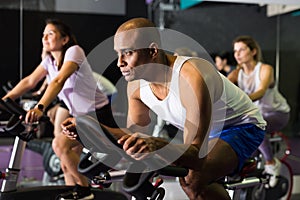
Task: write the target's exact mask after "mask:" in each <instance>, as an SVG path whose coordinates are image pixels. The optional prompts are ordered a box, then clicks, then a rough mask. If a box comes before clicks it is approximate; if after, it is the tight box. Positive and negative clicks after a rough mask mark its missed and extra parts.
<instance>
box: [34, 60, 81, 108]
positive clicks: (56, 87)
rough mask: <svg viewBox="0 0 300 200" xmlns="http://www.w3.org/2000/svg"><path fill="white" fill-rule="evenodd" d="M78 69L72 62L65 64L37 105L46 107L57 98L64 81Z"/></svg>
mask: <svg viewBox="0 0 300 200" xmlns="http://www.w3.org/2000/svg"><path fill="white" fill-rule="evenodd" d="M77 69H78V65H77V64H76V63H74V62H71V61H67V62H65V63H64V64H63V65H62V67H61V69H60V71H59V73H58V75H57V76H56V77H55V78H54V79H53V80H52V81H51V82H50V83H49V85H48V87H47V88H46V91H45V93H44V95H43V96H42V98H41V99H40V101H39V103H38V104H42V105H44V107H45V108H46V107H48V106H49V105H50V103H51V102H52V101H53V100H54V99H55V98H56V97H57V95H58V93H59V92H60V91H61V90H62V88H63V86H64V84H65V82H66V80H67V79H68V78H69V77H70V76H71V75H72V74H73V73H74V72H75V71H76V70H77Z"/></svg>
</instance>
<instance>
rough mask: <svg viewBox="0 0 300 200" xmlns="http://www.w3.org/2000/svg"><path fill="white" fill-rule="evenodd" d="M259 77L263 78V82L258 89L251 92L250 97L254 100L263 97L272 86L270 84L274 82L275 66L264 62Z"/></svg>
mask: <svg viewBox="0 0 300 200" xmlns="http://www.w3.org/2000/svg"><path fill="white" fill-rule="evenodd" d="M259 77H260V80H261V83H260V85H259V87H258V89H257V90H256V91H255V92H253V93H251V94H249V97H250V99H251V100H252V101H256V100H258V99H260V98H262V97H263V96H264V95H265V93H266V91H267V89H268V88H269V87H270V85H271V84H272V83H273V82H274V72H273V67H272V66H270V65H267V64H262V65H261V69H260V73H259Z"/></svg>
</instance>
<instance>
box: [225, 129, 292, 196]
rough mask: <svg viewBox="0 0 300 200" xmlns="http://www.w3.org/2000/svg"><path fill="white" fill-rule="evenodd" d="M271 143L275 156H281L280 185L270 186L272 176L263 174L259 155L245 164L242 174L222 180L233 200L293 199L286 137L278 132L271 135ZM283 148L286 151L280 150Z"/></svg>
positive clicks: (260, 155)
mask: <svg viewBox="0 0 300 200" xmlns="http://www.w3.org/2000/svg"><path fill="white" fill-rule="evenodd" d="M270 142H271V144H272V147H273V151H274V152H273V153H274V155H281V156H280V157H279V158H280V162H281V165H282V166H281V171H280V176H279V177H278V183H277V184H276V186H275V187H273V188H272V187H270V186H269V185H268V183H269V178H270V175H268V174H265V173H263V171H264V160H263V158H262V154H261V153H259V154H257V155H255V156H254V157H253V158H251V159H249V160H247V161H246V162H245V164H244V167H243V169H242V170H241V172H239V173H238V174H235V175H231V176H226V177H225V178H224V179H222V180H221V183H222V184H223V185H224V187H225V188H226V189H227V190H228V192H229V193H230V194H231V197H232V199H233V200H289V199H290V198H291V194H292V188H293V173H292V169H291V167H290V165H289V164H288V163H287V162H286V161H285V159H286V157H287V156H288V155H289V154H290V148H289V145H286V144H287V143H286V142H287V140H286V138H285V137H284V135H282V134H280V133H278V132H276V133H274V134H272V135H271V138H270ZM281 142H283V143H281ZM282 146H283V147H284V149H280V147H282ZM279 151H281V153H279Z"/></svg>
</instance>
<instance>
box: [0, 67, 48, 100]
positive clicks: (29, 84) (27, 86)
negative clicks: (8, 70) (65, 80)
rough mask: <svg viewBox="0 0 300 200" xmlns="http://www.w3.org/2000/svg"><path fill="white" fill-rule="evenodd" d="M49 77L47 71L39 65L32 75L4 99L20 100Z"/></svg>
mask: <svg viewBox="0 0 300 200" xmlns="http://www.w3.org/2000/svg"><path fill="white" fill-rule="evenodd" d="M46 75H47V71H46V70H45V69H44V68H43V67H42V66H41V65H39V66H38V67H37V68H36V69H35V70H34V71H33V72H32V73H31V74H30V75H28V76H26V77H25V78H23V79H22V80H21V81H20V82H19V83H18V84H17V85H16V86H15V87H14V88H13V89H12V90H11V91H10V92H8V93H7V94H6V95H5V96H4V97H3V99H6V98H11V99H13V100H15V99H17V98H19V97H20V96H22V95H23V94H25V93H26V92H28V91H29V90H32V89H34V88H35V87H36V85H37V84H38V83H39V82H40V81H41V80H42V79H43V78H44V77H45V76H46Z"/></svg>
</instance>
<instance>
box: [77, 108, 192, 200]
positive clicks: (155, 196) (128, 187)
mask: <svg viewBox="0 0 300 200" xmlns="http://www.w3.org/2000/svg"><path fill="white" fill-rule="evenodd" d="M76 130H77V132H78V135H79V138H80V140H81V142H82V143H83V144H84V146H85V148H87V149H88V150H89V153H88V154H86V156H85V157H84V158H83V159H81V161H80V163H79V166H78V169H79V172H81V173H82V174H84V175H86V176H87V177H89V179H90V180H92V182H93V183H95V184H98V185H101V186H102V187H110V185H111V183H112V182H113V181H115V180H116V179H119V180H121V182H122V190H123V192H125V193H126V194H129V195H131V196H132V197H133V198H134V199H136V200H146V199H149V200H162V199H164V196H165V189H164V188H163V187H160V185H161V184H162V182H163V178H162V177H165V176H169V177H184V176H186V175H187V174H188V169H186V168H181V167H177V166H171V165H168V164H167V163H166V162H165V161H163V160H162V159H161V158H159V157H158V156H156V154H154V155H153V156H152V157H151V158H147V159H144V160H143V161H136V160H134V159H133V158H131V157H130V156H128V155H127V154H126V153H125V152H124V150H123V148H122V146H121V145H120V144H118V142H117V138H115V137H114V136H113V135H112V134H110V132H108V131H107V130H106V129H105V128H103V127H101V126H100V124H99V122H98V120H97V117H96V115H95V114H94V113H91V114H88V115H83V116H79V117H76ZM97 153H101V154H102V156H101V157H100V156H98V157H97V156H95V155H96V154H97ZM124 160H126V161H127V162H126V163H127V164H126V165H125V168H122V167H121V168H120V169H118V168H117V169H116V166H117V164H118V163H120V162H122V161H124ZM154 179H156V181H154Z"/></svg>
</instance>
